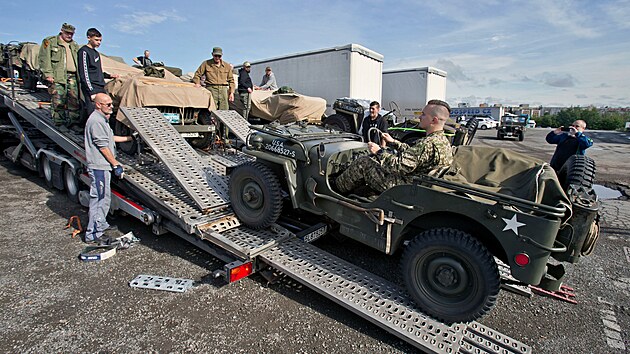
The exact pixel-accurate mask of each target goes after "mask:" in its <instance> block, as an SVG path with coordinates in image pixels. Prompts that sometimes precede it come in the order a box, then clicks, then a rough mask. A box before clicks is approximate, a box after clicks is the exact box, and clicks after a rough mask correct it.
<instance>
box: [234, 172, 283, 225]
mask: <svg viewBox="0 0 630 354" xmlns="http://www.w3.org/2000/svg"><path fill="white" fill-rule="evenodd" d="M230 201H231V203H232V209H233V210H234V213H236V216H238V218H239V220H240V221H241V222H242V223H243V224H245V225H247V226H249V227H251V228H253V229H264V228H266V227H268V226H270V225H271V224H273V223H275V222H276V221H277V220H278V218H279V217H280V213H281V212H282V189H281V187H280V181H279V180H278V177H277V176H276V174H275V173H274V172H273V171H272V170H271V169H270V168H269V167H267V166H266V165H264V164H262V163H259V162H249V163H245V164H242V165H240V166H239V167H237V168H236V169H234V171H232V173H231V174H230Z"/></svg>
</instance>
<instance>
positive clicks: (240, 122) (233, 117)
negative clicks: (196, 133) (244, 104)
mask: <svg viewBox="0 0 630 354" xmlns="http://www.w3.org/2000/svg"><path fill="white" fill-rule="evenodd" d="M211 115H212V117H214V118H215V119H217V120H218V121H219V122H221V123H223V124H224V125H225V126H226V127H227V128H228V130H229V131H231V132H232V133H233V134H234V135H236V137H237V138H238V139H239V140H241V141H242V142H246V140H247V135H248V134H249V132H250V131H251V129H249V122H248V121H247V120H246V119H245V118H243V116H241V115H240V114H238V113H237V112H236V111H212V113H211Z"/></svg>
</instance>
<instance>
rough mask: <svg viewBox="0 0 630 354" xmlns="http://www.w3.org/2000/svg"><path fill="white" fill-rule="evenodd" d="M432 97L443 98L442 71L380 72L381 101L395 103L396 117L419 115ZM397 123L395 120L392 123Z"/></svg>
mask: <svg viewBox="0 0 630 354" xmlns="http://www.w3.org/2000/svg"><path fill="white" fill-rule="evenodd" d="M432 99H439V100H443V101H444V100H446V71H443V70H440V69H436V68H433V67H422V68H411V69H397V70H387V71H384V72H383V102H381V105H382V106H384V107H388V103H389V102H392V101H393V102H396V104H397V105H398V108H399V109H400V111H399V112H396V117H397V119H399V120H408V119H411V118H414V117H416V118H417V117H419V116H420V114H421V113H422V110H423V109H424V106H425V105H426V104H427V101H429V100H432ZM396 123H398V122H396Z"/></svg>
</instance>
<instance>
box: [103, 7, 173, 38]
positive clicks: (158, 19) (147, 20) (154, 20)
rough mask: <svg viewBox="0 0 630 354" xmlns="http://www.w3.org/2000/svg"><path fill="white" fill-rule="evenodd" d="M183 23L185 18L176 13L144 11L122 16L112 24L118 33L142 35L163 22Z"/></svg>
mask: <svg viewBox="0 0 630 354" xmlns="http://www.w3.org/2000/svg"><path fill="white" fill-rule="evenodd" d="M167 20H169V21H175V22H183V21H185V18H184V17H182V16H179V15H178V14H177V13H176V12H174V11H172V12H166V11H163V12H160V13H152V12H145V11H136V12H133V13H131V14H127V15H123V16H122V18H121V20H120V21H119V22H117V23H116V24H114V27H115V28H116V29H117V30H119V31H120V32H124V33H133V34H143V33H145V32H146V31H147V30H148V29H149V28H150V27H152V26H153V25H156V24H160V23H162V22H165V21H167Z"/></svg>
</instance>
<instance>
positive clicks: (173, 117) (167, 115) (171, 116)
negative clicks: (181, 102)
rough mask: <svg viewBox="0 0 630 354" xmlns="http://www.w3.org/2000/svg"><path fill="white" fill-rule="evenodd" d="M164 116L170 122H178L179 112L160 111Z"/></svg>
mask: <svg viewBox="0 0 630 354" xmlns="http://www.w3.org/2000/svg"><path fill="white" fill-rule="evenodd" d="M162 115H164V118H166V120H167V121H168V122H169V123H171V124H179V123H180V122H181V119H180V118H179V113H162Z"/></svg>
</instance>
